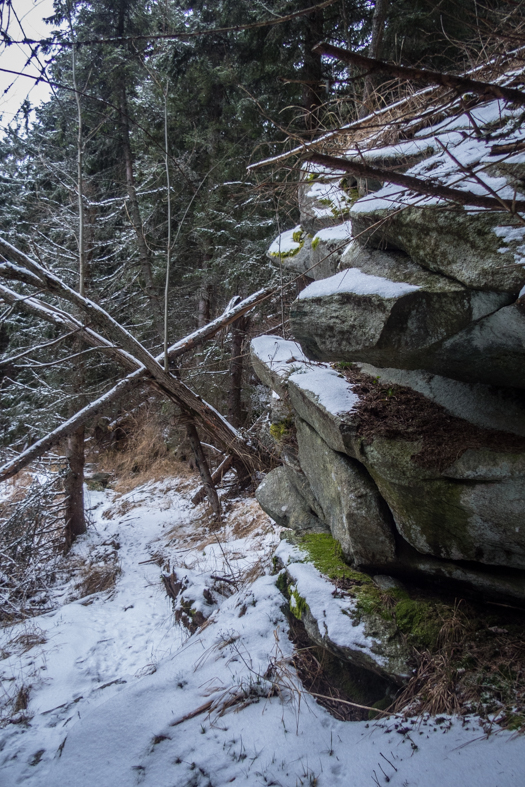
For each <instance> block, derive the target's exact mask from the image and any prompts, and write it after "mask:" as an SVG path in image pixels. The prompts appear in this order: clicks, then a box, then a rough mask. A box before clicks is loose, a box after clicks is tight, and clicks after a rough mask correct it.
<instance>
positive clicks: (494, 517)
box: [252, 101, 525, 601]
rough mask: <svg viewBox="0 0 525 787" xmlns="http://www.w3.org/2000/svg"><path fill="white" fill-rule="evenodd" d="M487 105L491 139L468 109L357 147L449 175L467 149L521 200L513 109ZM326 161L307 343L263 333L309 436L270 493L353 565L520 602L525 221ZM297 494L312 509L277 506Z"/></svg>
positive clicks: (306, 216) (300, 437)
mask: <svg viewBox="0 0 525 787" xmlns="http://www.w3.org/2000/svg"><path fill="white" fill-rule="evenodd" d="M475 113H477V115H476V125H477V128H478V129H481V130H482V131H483V134H481V135H479V134H478V132H476V134H477V136H476V135H474V134H472V124H471V118H470V119H469V116H467V115H461V114H458V115H457V116H453V117H451V118H449V119H448V120H447V121H446V122H442V123H441V125H440V126H436V128H435V129H426V130H425V131H424V134H423V132H421V140H420V139H419V138H418V135H417V134H416V137H415V139H414V140H412V141H411V142H407V143H404V147H403V146H398V147H397V148H396V147H390V148H383V149H379V150H378V149H374V150H370V151H368V152H367V151H364V153H363V151H360V155H361V156H362V157H363V156H364V157H365V158H368V159H369V160H372V159H373V160H372V161H371V163H372V164H373V163H374V161H375V162H380V163H381V164H382V165H383V166H386V165H388V164H390V165H396V166H397V167H398V168H400V162H401V157H402V155H405V159H404V161H405V162H406V166H405V167H404V168H405V170H406V168H407V166H408V167H410V168H409V169H408V173H409V174H411V175H414V176H416V177H419V178H424V177H425V176H428V173H429V172H432V177H433V178H434V179H435V180H437V181H441V182H442V183H444V184H445V185H446V184H449V183H454V182H458V181H459V180H460V177H458V176H461V174H462V173H463V171H464V167H463V164H462V162H464V161H467V158H468V162H469V166H471V167H472V166H478V165H479V169H478V172H480V173H481V175H480V176H478V181H477V186H474V185H473V184H472V183H468V184H467V186H466V187H467V188H470V189H472V190H473V191H475V192H476V193H481V192H483V193H496V194H497V195H498V196H500V197H501V198H502V199H506V200H512V199H515V200H518V202H519V201H520V200H524V199H525V197H524V194H525V188H524V187H523V182H524V181H523V174H524V171H525V156H524V155H523V153H522V154H521V156H518V155H516V156H513V157H512V156H511V157H509V156H506V157H505V156H503V155H501V154H500V153H498V151H500V150H504V149H507V147H508V145H510V146H511V147H512V145H513V144H514V143H515V144H516V145H517V147H516V149H519V144H522V142H523V137H525V134H524V132H523V130H522V129H521V123H520V122H518V121H517V115H516V111H515V110H514V109H513V108H509V107H508V106H506V105H504V104H503V102H497V101H494V102H491V103H487V104H485V105H481V106H480V107H479V108H477V109H476V110H475ZM440 135H443V136H442V137H440ZM445 136H446V147H447V148H448V150H449V151H450V150H452V151H453V155H449V153H447V151H445V150H443V149H442V148H441V146H440V145H439V140H440V139H445ZM429 140H430V141H429ZM498 140H499V143H498V144H495V142H498ZM503 143H505V144H506V145H507V147H505V145H503ZM518 143H519V144H518ZM522 147H523V144H522ZM401 148H403V149H402V150H401ZM467 153H468V156H467ZM348 155H349V157H351V154H350V153H349V154H348ZM522 159H523V161H522ZM462 167H463V169H462ZM401 168H403V167H402V166H401ZM314 174H316V177H313V176H312V174H311V173H310V175H309V176H308V178H309V179H307V180H306V181H305V182H303V184H302V185H301V189H300V208H301V219H302V223H303V225H304V230H303V231H304V232H305V233H306V234H307V235H310V237H309V238H308V249H309V252H308V255H305V256H304V258H303V260H302V262H301V266H302V272H307V275H308V276H309V277H310V278H311V279H315V281H313V282H312V283H311V284H310V285H309V286H307V287H306V288H305V289H304V290H303V291H302V292H301V293H300V295H299V296H298V298H297V300H296V301H295V302H294V304H293V305H292V308H291V326H292V333H293V335H294V337H295V339H296V341H294V342H292V341H284V340H283V339H280V338H279V337H269V336H266V337H260V338H259V339H256V340H254V342H253V343H252V360H253V365H254V369H255V371H256V373H257V374H258V376H259V377H260V379H261V380H262V382H263V383H265V384H266V385H268V386H270V388H272V390H273V391H275V392H276V395H278V396H279V397H280V399H281V400H282V401H283V402H285V403H286V405H287V407H288V408H289V411H290V413H291V415H292V416H293V419H294V421H295V428H294V434H295V436H296V441H297V447H296V450H295V452H294V453H293V459H290V457H289V456H288V458H287V452H286V451H284V452H283V461H284V465H283V468H278V469H277V470H276V471H272V473H270V474H269V475H268V476H267V477H266V479H265V481H264V486H262V487H261V488H260V489H259V490H258V492H257V496H258V499H259V501H260V503H261V505H262V507H263V508H264V509H265V510H266V511H267V512H268V513H270V515H272V516H274V518H275V519H276V520H277V521H280V522H281V523H282V524H286V525H287V526H288V527H292V528H294V529H296V530H301V531H302V532H308V531H311V532H322V530H323V528H324V529H325V530H326V531H329V532H330V533H331V535H332V536H333V537H334V538H335V539H336V540H337V541H338V542H339V543H340V545H341V547H342V550H343V554H344V556H345V559H346V560H347V561H348V562H349V563H350V564H351V565H353V566H355V567H356V568H359V569H364V570H366V571H369V572H371V573H373V572H376V573H378V572H379V573H386V574H389V575H394V576H398V577H401V578H402V577H403V576H409V575H411V576H416V577H417V576H419V577H420V578H421V577H423V578H425V577H426V578H430V579H434V580H439V582H440V583H441V584H445V585H447V584H448V585H450V586H451V587H456V586H457V584H458V583H459V584H460V585H463V587H466V586H468V587H470V588H471V589H476V590H477V591H479V592H481V593H482V594H484V595H485V597H490V598H499V599H502V598H507V599H508V598H513V599H520V600H521V601H523V600H525V519H524V509H525V392H524V391H523V389H524V388H525V226H524V224H523V221H522V220H521V219H520V218H519V217H517V216H514V215H512V213H510V212H508V211H507V212H505V211H504V210H491V209H480V208H476V209H467V208H464V207H462V206H457V207H454V206H451V205H450V204H446V205H445V204H444V203H443V201H441V200H439V199H436V198H432V199H429V198H422V197H421V196H420V195H414V194H410V193H407V192H403V190H402V189H400V188H399V187H397V186H396V187H394V186H384V187H382V188H379V190H377V191H376V192H375V193H373V194H367V195H365V196H360V193H359V191H358V188H357V186H358V185H359V184H356V183H355V182H354V183H353V184H350V186H349V183H348V181H343V180H342V178H341V176H340V175H339V176H337V175H336V178H335V180H334V178H332V180H330V179H329V178H327V174H326V173H322V172H320V171H319V172H317V173H314ZM337 178H339V180H337ZM327 184H328V185H327ZM480 184H481V185H480ZM483 184H486V191H483ZM371 185H372V186H373V184H367V187H368V188H370V186H371ZM377 186H381V184H376V187H377ZM463 188H465V186H464V185H463ZM337 189H339V191H340V192H345V193H346V195H347V203H346V212H345V210H343V208H344V207H345V205H344V204H343V203H344V200H343V199H342V197H341V194H340V193H338V192H337ZM520 189H521V190H522V193H520V191H519V190H520ZM330 190H331V191H330ZM359 197H360V198H359ZM330 199H332V204H331V205H330V203H329V201H330ZM323 210H324V212H323ZM329 210H331V212H332V215H333V224H334V225H336V226H332V227H331V228H330V226H329V216H328V211H329ZM337 221H339V224H337ZM296 237H299V236H298V235H296ZM345 239H346V241H347V242H346V243H345ZM305 245H306V244H303V247H302V248H304V246H305ZM281 262H282V263H283V264H284V265H285V266H286V264H287V263H286V258H282V259H281ZM288 454H289V452H288ZM277 481H279V483H277ZM292 489H293V493H292V491H291V490H292ZM280 497H281V498H282V499H279V498H280ZM284 498H286V500H285V499H284ZM301 500H302V502H301ZM287 501H290V503H288V502H287ZM292 501H294V502H293V506H294V508H295V511H296V512H297V511H299V510H301V513H300V514H299V513H294V514H292V515H290V516H288V518H286V517H283V516H282V515H280V514H278V513H277V512H278V511H279V510H282V506H284V505H291V503H292ZM301 506H302V508H301ZM272 512H274V513H272ZM279 517H280V519H279ZM285 520H286V521H285Z"/></svg>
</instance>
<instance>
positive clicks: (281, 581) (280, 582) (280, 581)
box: [275, 571, 289, 598]
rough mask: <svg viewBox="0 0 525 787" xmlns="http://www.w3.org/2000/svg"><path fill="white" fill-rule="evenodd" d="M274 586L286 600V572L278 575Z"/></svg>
mask: <svg viewBox="0 0 525 787" xmlns="http://www.w3.org/2000/svg"><path fill="white" fill-rule="evenodd" d="M275 585H276V587H277V588H278V590H280V591H281V593H282V594H283V596H286V598H288V595H289V594H288V574H287V573H286V571H283V572H282V573H280V574H279V576H278V577H277V579H276V581H275Z"/></svg>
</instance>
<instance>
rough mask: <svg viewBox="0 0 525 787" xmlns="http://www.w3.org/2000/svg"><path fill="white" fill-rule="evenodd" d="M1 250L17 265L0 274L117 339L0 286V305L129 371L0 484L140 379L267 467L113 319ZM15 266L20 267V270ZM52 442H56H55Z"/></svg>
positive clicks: (247, 459) (244, 306)
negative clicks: (60, 302)
mask: <svg viewBox="0 0 525 787" xmlns="http://www.w3.org/2000/svg"><path fill="white" fill-rule="evenodd" d="M0 251H1V252H2V253H3V254H4V256H6V257H8V256H9V257H10V258H11V259H14V260H15V262H16V263H18V264H19V265H14V264H9V263H7V264H2V265H0V272H1V273H4V275H5V276H6V277H8V278H12V279H15V280H18V281H21V282H23V283H25V284H29V285H31V286H33V287H38V288H39V289H40V290H42V289H45V290H48V291H50V292H52V293H53V294H55V295H57V296H58V297H60V298H63V299H64V300H68V301H70V302H71V303H73V304H74V305H75V306H77V307H78V308H80V309H81V310H82V311H83V312H84V314H86V315H87V316H88V317H89V318H91V319H92V320H93V322H95V323H96V324H98V325H100V326H101V327H102V328H103V329H105V330H106V332H107V333H108V334H109V335H110V336H111V337H112V338H113V337H114V338H115V339H116V340H117V341H118V340H120V341H119V344H118V345H117V344H113V343H112V342H110V341H108V340H107V339H106V338H105V337H104V336H101V335H100V334H98V333H96V332H95V331H93V330H92V329H91V328H90V327H88V326H86V325H82V323H80V322H79V321H78V320H77V319H76V318H74V317H72V316H71V315H70V314H68V313H67V312H64V311H63V310H61V309H57V308H55V307H50V306H49V305H48V304H41V303H40V302H39V301H38V299H37V298H36V297H34V296H33V297H29V298H28V297H27V296H22V295H20V294H19V293H16V292H15V291H13V290H9V288H6V287H2V286H0V295H1V296H2V298H3V299H4V300H6V301H7V302H9V303H17V304H18V305H19V306H21V307H22V308H26V310H29V311H31V312H32V313H33V314H38V315H39V316H41V317H43V318H44V319H47V320H50V321H52V322H54V323H55V324H60V325H62V326H63V327H67V328H68V329H69V330H71V329H72V330H77V331H79V332H80V333H81V335H82V338H83V339H85V340H86V341H88V342H89V343H90V344H92V346H95V347H98V348H100V349H101V350H102V351H106V352H109V353H110V354H111V355H112V356H113V357H114V358H115V359H116V360H118V361H119V362H120V363H122V365H124V366H125V367H126V368H128V369H132V370H133V372H132V374H131V375H129V377H128V378H126V379H125V380H122V381H121V382H120V383H119V384H118V385H117V386H115V388H114V389H112V391H110V392H108V393H107V394H105V395H104V396H103V397H101V399H99V400H97V401H96V402H93V403H92V404H91V405H88V406H87V408H84V409H83V411H81V412H80V413H78V414H77V415H76V416H74V417H73V418H72V419H69V421H68V422H66V423H65V424H62V425H61V427H59V429H58V430H55V432H54V433H52V435H48V436H46V437H45V438H43V439H42V440H41V441H39V442H38V443H37V444H35V446H32V447H31V449H28V451H30V452H31V458H29V459H27V452H24V458H22V455H20V457H17V459H16V460H15V461H14V462H10V463H8V464H7V465H6V466H4V468H1V469H0V481H2V480H6V479H7V478H10V477H12V475H14V474H15V473H16V472H18V471H19V470H20V469H21V468H22V467H23V466H25V465H26V464H28V463H29V462H30V461H32V459H34V458H36V457H37V456H39V455H41V453H44V452H45V451H46V450H48V449H49V447H51V445H53V443H54V442H57V441H58V440H59V439H61V438H62V437H64V436H65V435H66V434H71V433H72V432H73V431H74V430H75V428H78V426H79V425H81V423H83V422H84V421H85V420H87V419H88V418H89V417H90V416H91V415H94V414H95V413H96V412H98V411H99V410H100V408H101V407H102V406H104V405H107V404H108V403H109V402H110V401H114V400H115V399H116V398H118V397H119V396H122V395H123V394H124V393H125V392H126V390H130V389H131V388H132V387H134V386H135V385H136V384H137V383H138V382H139V381H140V380H145V381H148V382H149V383H150V384H153V385H154V386H155V388H156V389H157V390H159V391H161V392H162V393H163V394H164V395H166V396H167V397H168V398H170V399H171V400H172V401H174V402H175V403H176V404H177V405H178V406H179V407H181V409H183V410H185V411H189V412H190V413H191V415H192V416H193V418H195V420H196V422H197V423H198V425H199V426H200V427H201V428H204V429H205V431H206V432H207V433H209V434H211V435H212V436H213V437H214V439H215V440H217V441H218V442H219V443H221V444H222V445H223V446H224V447H225V448H226V449H227V450H228V452H229V453H233V454H234V455H235V456H236V457H237V458H238V459H239V460H240V461H241V462H242V463H243V464H244V465H246V466H247V467H248V468H250V469H252V470H253V469H256V468H261V467H263V466H265V464H266V463H265V462H264V460H263V458H262V457H261V456H260V454H259V452H258V451H257V450H256V449H255V448H254V447H253V446H252V445H250V444H249V443H248V442H247V441H246V440H245V439H244V438H243V437H242V436H241V435H240V434H239V433H238V432H237V430H236V429H234V428H233V427H232V426H231V425H230V424H229V423H228V421H227V420H226V419H225V418H223V416H221V415H220V413H218V412H217V411H216V410H215V408H213V407H212V406H211V405H209V404H208V403H206V402H205V401H204V400H202V399H201V397H199V396H197V395H196V394H195V393H194V392H193V391H191V389H190V388H188V386H186V385H185V384H184V383H182V382H181V381H180V380H178V379H177V378H175V377H174V376H173V375H171V374H169V373H166V372H165V371H164V369H163V368H162V367H161V365H160V362H159V361H160V360H162V358H163V356H162V355H161V356H159V358H158V359H157V358H154V357H153V356H152V355H151V354H150V353H149V352H148V351H147V350H146V348H144V347H143V346H142V345H141V344H140V342H138V341H137V340H136V339H135V338H134V337H133V336H131V334H129V333H128V332H127V331H126V330H125V329H124V328H123V327H122V326H120V325H119V324H118V323H117V322H116V321H115V320H113V318H112V317H111V316H110V315H109V314H107V312H105V311H104V310H103V309H102V308H101V307H99V306H98V305H97V304H95V303H93V302H92V301H90V300H89V299H87V298H84V297H82V296H80V295H79V294H78V293H76V292H75V291H74V290H72V289H71V288H69V287H68V286H67V285H65V284H64V283H63V282H62V281H61V280H60V279H58V277H57V276H55V275H54V274H52V273H51V272H50V271H47V270H46V269H45V268H43V267H42V266H41V265H39V264H38V263H36V262H35V261H34V260H32V259H31V258H29V257H28V256H27V255H25V254H24V253H23V252H20V251H19V250H18V249H16V248H15V247H13V246H11V244H9V243H7V241H5V240H4V239H2V238H0ZM20 265H21V267H19V266H20ZM269 294H270V290H262V291H260V292H259V293H256V294H255V295H253V296H250V298H249V299H246V300H245V301H243V302H242V303H241V304H239V305H238V306H237V307H235V309H232V310H231V312H229V313H226V314H225V315H223V316H222V317H221V318H218V320H215V321H213V323H211V324H210V325H209V326H205V327H204V328H203V329H201V330H200V331H196V332H194V333H193V334H191V335H190V336H189V337H185V338H184V339H183V340H182V341H181V342H178V343H176V344H175V345H173V347H172V348H170V355H172V357H175V356H176V355H177V354H182V353H183V352H187V351H188V350H190V349H192V348H193V347H194V346H197V344H198V343H200V342H201V341H204V340H205V339H206V338H209V337H210V336H212V335H213V333H215V332H216V331H217V330H219V329H220V328H221V327H223V326H224V325H225V324H228V323H229V322H231V321H233V320H234V319H236V318H238V317H239V316H240V315H241V314H243V313H245V311H248V310H249V309H251V308H253V306H254V305H255V304H256V303H259V302H260V301H261V300H263V299H264V298H265V297H268V295H269ZM119 345H120V346H119ZM131 378H133V379H131ZM101 400H102V401H101ZM80 419H81V420H80ZM57 431H58V432H59V436H57ZM52 436H53V437H52ZM55 437H56V440H55V439H54V438H55ZM50 438H52V439H50ZM44 446H45V447H44ZM26 459H27V461H26ZM15 465H16V469H15Z"/></svg>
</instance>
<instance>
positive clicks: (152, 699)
mask: <svg viewBox="0 0 525 787" xmlns="http://www.w3.org/2000/svg"><path fill="white" fill-rule="evenodd" d="M91 504H92V506H94V507H95V508H94V510H93V518H94V524H95V527H94V528H93V529H92V530H91V531H90V532H89V533H88V535H87V537H86V538H85V539H84V540H83V541H82V543H80V544H79V546H78V548H76V552H77V553H78V554H79V555H80V556H82V555H83V556H84V557H85V558H90V559H91V560H92V561H93V559H95V560H96V559H97V556H99V555H101V556H103V555H104V550H106V552H107V551H108V550H109V551H110V552H111V551H112V550H113V551H114V547H115V545H116V543H117V542H118V544H119V549H118V557H119V562H120V567H121V573H120V575H119V577H118V579H117V584H116V587H115V589H114V591H107V592H104V593H99V594H96V595H94V596H89V597H87V598H83V599H80V600H77V601H73V602H69V603H63V605H62V606H60V607H59V608H58V609H57V610H56V611H54V612H52V613H49V614H47V615H42V616H40V617H38V618H35V619H33V620H32V621H31V622H30V624H28V625H26V627H25V628H24V627H17V628H16V629H11V630H10V632H9V637H10V638H11V640H13V638H14V635H15V634H16V633H17V632H18V630H19V631H20V633H23V632H24V631H26V632H28V631H32V632H40V636H41V639H45V641H44V642H42V643H41V644H39V645H35V646H34V647H33V648H31V649H30V650H28V651H27V652H25V653H21V652H18V654H17V653H16V652H13V653H12V655H11V656H10V657H9V658H7V659H4V660H3V661H0V674H1V676H2V680H3V681H4V685H5V686H7V687H9V686H10V685H11V684H13V683H16V684H17V685H19V684H20V682H21V681H25V683H26V685H30V686H31V689H30V695H29V696H30V700H29V706H28V709H27V712H28V714H29V716H30V719H29V724H28V725H25V724H9V725H8V726H7V727H6V728H5V729H3V730H1V731H0V785H1V787H14V786H15V785H19V784H24V785H25V784H27V785H28V787H54V785H68V787H93V786H94V787H133V785H136V784H142V785H144V786H145V787H222V786H223V785H227V784H229V783H233V782H234V783H236V784H239V785H270V784H274V785H282V787H296V785H318V787H343V786H344V787H349V786H350V785H352V787H368V786H369V785H370V787H373V785H374V784H379V785H383V784H386V783H387V778H386V777H388V780H389V784H392V785H394V787H443V786H444V785H446V787H456V785H457V787H460V786H461V787H464V786H465V785H466V786H467V787H474V786H476V787H516V785H519V784H521V783H523V768H524V766H525V739H524V738H523V737H517V736H515V735H512V734H511V733H507V732H499V733H496V734H493V735H492V736H490V737H489V738H488V739H486V738H485V737H484V736H483V733H482V730H481V729H480V727H479V725H478V723H477V720H476V719H472V720H469V721H468V722H467V723H466V724H465V725H464V726H462V724H461V722H458V721H452V722H451V721H450V720H448V719H442V720H441V721H439V723H438V722H434V721H429V720H426V721H416V720H412V721H411V723H407V724H405V725H402V724H400V723H397V722H395V721H393V720H386V721H382V722H370V723H364V722H359V723H355V722H346V723H344V722H339V721H337V720H336V719H334V718H333V717H331V716H330V715H329V714H328V713H327V712H326V711H325V710H324V709H322V708H320V707H319V706H318V705H316V704H315V703H313V701H312V700H311V699H306V697H305V696H304V695H303V696H302V697H301V702H300V703H299V695H298V693H297V689H300V685H299V684H298V683H297V680H296V678H295V676H294V673H293V670H292V669H291V668H290V666H289V664H288V663H287V660H288V659H289V657H290V655H291V644H290V642H289V640H288V637H287V623H286V620H285V618H284V616H283V613H282V611H281V604H282V597H281V595H280V593H279V591H278V590H277V589H276V587H275V578H274V577H271V576H268V575H263V576H260V577H259V578H258V579H256V580H255V582H254V583H253V584H251V585H249V586H246V587H245V588H244V589H242V590H240V591H239V592H237V593H235V594H233V595H231V596H230V597H229V598H224V599H222V600H221V599H220V598H215V602H216V603H214V604H211V605H210V606H209V608H208V614H209V611H210V610H212V615H211V618H210V622H209V623H208V624H207V625H205V626H204V627H203V628H202V629H201V630H200V631H199V632H197V633H196V634H195V635H193V636H192V637H190V638H188V635H187V632H186V631H185V630H184V629H182V628H181V627H179V625H177V624H176V623H175V622H174V617H173V610H172V607H171V602H170V601H169V600H168V598H167V596H166V594H165V591H164V588H163V586H162V584H161V582H160V570H159V566H158V565H157V564H155V563H143V561H146V560H148V559H150V558H151V556H152V555H154V554H159V553H161V554H163V555H165V556H166V555H168V554H169V552H170V550H171V552H172V553H173V557H174V558H175V557H177V554H179V562H181V561H180V553H176V550H178V549H179V550H180V545H181V544H184V549H185V550H186V551H185V552H184V553H183V554H184V560H185V562H186V564H187V566H188V569H187V571H186V573H187V576H188V578H189V580H188V581H190V582H192V583H193V586H194V589H195V592H194V595H195V599H196V601H195V607H196V608H197V607H198V608H202V609H204V608H205V603H204V601H203V600H202V589H203V587H205V586H206V585H207V584H208V585H209V577H210V574H211V573H212V572H213V571H215V572H217V571H224V572H226V570H227V565H226V563H225V559H224V557H223V550H224V551H225V554H226V558H227V559H228V563H229V564H230V565H232V564H235V566H241V565H244V567H245V568H246V567H247V566H248V565H249V564H250V561H251V562H252V563H253V562H254V561H255V560H256V559H257V558H258V557H259V556H260V555H261V554H262V553H263V552H268V549H269V547H270V546H271V543H272V542H273V543H275V542H276V540H277V536H276V534H275V533H273V534H272V533H271V532H269V531H268V527H267V526H266V529H265V528H264V527H262V528H259V529H257V527H252V528H251V529H250V528H245V534H244V535H243V532H242V528H239V527H237V530H236V531H235V528H234V530H232V531H231V532H230V537H229V539H228V541H227V545H226V546H221V545H218V544H217V543H215V542H214V540H213V538H210V539H209V540H208V542H207V543H206V545H205V546H203V544H202V543H201V544H199V545H198V544H197V542H196V540H195V538H194V535H195V533H196V532H197V530H198V527H199V517H200V514H199V512H198V510H197V511H195V510H194V509H193V508H192V507H191V506H190V505H189V504H188V503H187V499H186V498H185V497H184V496H183V495H182V494H179V493H178V492H177V491H176V489H174V488H173V485H172V488H171V489H168V485H166V484H164V485H157V486H155V487H153V486H151V487H149V488H146V489H139V490H135V492H132V493H130V494H128V495H125V496H123V497H121V498H120V499H119V501H118V504H117V503H113V504H112V503H111V494H106V493H94V494H93V493H92V494H91ZM132 504H133V505H134V506H135V507H133V508H131V509H129V506H130V505H132ZM127 508H128V509H129V510H128V511H127V513H126V509H127ZM109 509H111V510H112V511H113V517H112V518H107V514H108V510H109ZM119 511H120V513H119ZM104 513H106V516H104ZM110 513H111V512H110ZM249 513H250V512H249ZM250 516H251V513H250ZM252 518H253V517H252ZM168 534H171V535H173V534H176V535H177V541H176V542H172V543H171V545H170V544H168V542H169V540H170V539H169V537H168ZM177 573H178V575H179V571H177ZM191 589H192V588H191V585H190V589H189V590H188V593H189V592H190V591H191ZM70 591H71V587H70V586H68V587H67V588H66V589H65V591H64V593H65V595H64V599H65V598H66V595H67V593H68V592H70ZM197 596H198V597H199V600H197ZM86 602H88V603H86ZM11 649H12V650H13V647H12V648H11ZM272 664H273V665H274V666H275V667H276V668H275V669H274V671H273V674H272V675H270V674H269V673H268V667H269V666H270V665H272ZM265 675H266V676H268V677H269V678H270V679H269V680H268V679H266V678H265ZM11 679H15V680H14V681H13V680H11ZM272 681H273V685H274V688H276V689H277V691H274V692H273V694H274V696H272V697H271V698H270V699H268V698H267V695H268V691H269V690H270V689H271V687H272ZM211 701H212V702H213V703H214V705H213V707H211V708H210V707H206V709H205V710H202V711H201V712H200V713H198V714H197V715H194V716H193V718H189V719H187V720H185V721H183V722H182V723H176V722H179V721H180V720H181V719H182V718H183V717H184V716H186V715H191V714H192V713H194V712H195V711H197V710H198V709H202V708H203V706H206V705H207V704H208V703H210V702H211ZM230 703H231V705H230V707H227V706H228V705H229V704H230ZM210 711H211V713H210ZM221 711H224V712H223V713H222V715H221ZM174 722H175V723H174ZM396 727H397V729H396Z"/></svg>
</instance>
